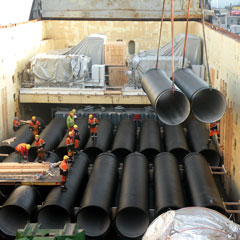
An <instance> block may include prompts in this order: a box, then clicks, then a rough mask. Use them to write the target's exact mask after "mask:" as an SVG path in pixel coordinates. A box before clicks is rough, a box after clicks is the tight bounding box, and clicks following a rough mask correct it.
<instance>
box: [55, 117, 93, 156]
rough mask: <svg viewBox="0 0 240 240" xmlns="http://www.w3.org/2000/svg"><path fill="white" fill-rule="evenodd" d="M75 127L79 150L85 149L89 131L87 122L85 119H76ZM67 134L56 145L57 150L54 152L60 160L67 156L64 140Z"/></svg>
mask: <svg viewBox="0 0 240 240" xmlns="http://www.w3.org/2000/svg"><path fill="white" fill-rule="evenodd" d="M76 125H77V126H78V132H79V135H80V141H79V149H82V148H84V147H85V145H86V143H87V140H88V138H89V129H88V120H87V118H80V119H77V121H76ZM67 135H68V132H67V133H66V134H65V136H64V138H63V139H62V141H61V142H60V144H59V145H58V147H57V149H56V150H55V151H54V152H55V153H56V154H58V156H59V157H60V158H62V157H63V156H64V155H66V154H67V145H66V138H67Z"/></svg>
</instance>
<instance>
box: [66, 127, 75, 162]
mask: <svg viewBox="0 0 240 240" xmlns="http://www.w3.org/2000/svg"><path fill="white" fill-rule="evenodd" d="M66 145H67V151H68V157H69V162H72V161H73V157H74V156H73V155H74V135H73V132H72V131H70V132H69V133H68V136H67V138H66Z"/></svg>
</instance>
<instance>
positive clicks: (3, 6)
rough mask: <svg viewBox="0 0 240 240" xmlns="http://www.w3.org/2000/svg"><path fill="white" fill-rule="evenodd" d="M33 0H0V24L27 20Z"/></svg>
mask: <svg viewBox="0 0 240 240" xmlns="http://www.w3.org/2000/svg"><path fill="white" fill-rule="evenodd" d="M32 2H33V0H0V25H7V24H11V23H18V22H25V21H28V19H29V15H30V11H31V7H32Z"/></svg>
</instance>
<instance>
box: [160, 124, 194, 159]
mask: <svg viewBox="0 0 240 240" xmlns="http://www.w3.org/2000/svg"><path fill="white" fill-rule="evenodd" d="M164 138H165V146H166V150H167V151H168V152H170V153H172V154H173V155H174V156H175V157H176V158H177V160H178V163H182V160H183V158H184V157H185V156H186V155H187V154H188V153H189V152H190V151H189V148H188V144H187V140H186V137H185V134H184V130H183V127H182V125H176V126H169V125H165V126H164Z"/></svg>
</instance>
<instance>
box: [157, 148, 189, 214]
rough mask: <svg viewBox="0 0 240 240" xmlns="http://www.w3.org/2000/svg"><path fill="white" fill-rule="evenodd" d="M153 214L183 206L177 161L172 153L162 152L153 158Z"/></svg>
mask: <svg viewBox="0 0 240 240" xmlns="http://www.w3.org/2000/svg"><path fill="white" fill-rule="evenodd" d="M154 183H155V203H156V206H155V216H158V215H160V214H162V213H164V212H165V211H168V210H169V209H172V210H176V209H180V208H183V207H184V205H185V203H184V197H183V191H182V185H181V178H180V173H179V170H178V163H177V160H176V158H175V157H174V155H173V154H171V153H167V152H163V153H160V154H158V155H157V156H156V157H155V159H154Z"/></svg>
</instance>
